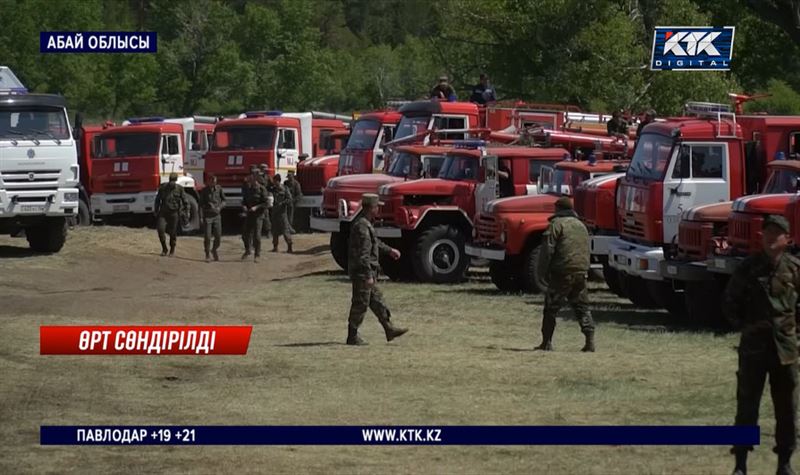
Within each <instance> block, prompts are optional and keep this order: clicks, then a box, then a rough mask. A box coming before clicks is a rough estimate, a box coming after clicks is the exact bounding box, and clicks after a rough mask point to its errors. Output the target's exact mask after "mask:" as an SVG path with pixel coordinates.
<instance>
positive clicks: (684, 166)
mask: <svg viewBox="0 0 800 475" xmlns="http://www.w3.org/2000/svg"><path fill="white" fill-rule="evenodd" d="M687 113H688V114H691V116H687V117H680V118H670V119H667V120H665V121H664V122H655V123H652V124H649V125H647V126H646V127H645V129H644V130H643V133H642V136H641V138H640V139H639V143H638V144H637V145H636V150H635V153H634V157H633V161H632V163H631V165H630V167H629V168H628V171H627V173H626V175H625V176H624V177H622V178H621V179H620V183H619V186H618V191H617V198H616V211H617V220H618V225H619V228H620V237H619V238H616V239H614V241H612V242H611V243H610V246H609V264H610V265H611V266H612V267H613V268H615V269H616V270H617V271H618V272H619V273H620V285H621V287H622V288H623V291H624V292H626V294H627V295H628V296H629V298H630V299H631V301H633V303H634V304H637V305H641V306H658V307H664V308H666V309H667V310H669V311H670V312H672V313H674V314H677V315H683V314H684V313H685V310H686V307H685V302H684V300H685V296H683V295H680V293H682V291H683V289H682V288H681V286H680V284H679V282H680V281H678V280H675V279H674V278H670V277H666V276H665V275H669V272H670V271H671V270H672V268H671V267H668V266H672V265H673V264H672V263H670V264H667V263H666V261H667V260H668V259H671V258H672V257H673V256H675V255H677V249H678V246H679V235H678V227H679V222H680V220H681V217H682V216H683V215H684V212H685V211H686V210H688V209H689V208H693V207H696V206H699V205H705V204H714V203H721V202H725V201H729V200H731V199H736V198H739V197H741V196H744V195H747V194H750V193H753V192H755V191H756V190H757V189H758V188H759V185H760V184H761V183H762V182H763V178H764V177H766V165H767V161H768V160H771V159H772V158H773V157H774V156H775V153H776V152H777V151H779V150H782V149H784V148H785V147H786V145H788V143H789V137H790V136H791V135H792V134H793V131H795V130H798V126H800V118H786V117H769V116H737V115H736V114H734V113H733V112H731V111H730V109H729V108H728V107H727V106H724V105H719V104H703V103H689V104H687ZM662 269H663V270H662Z"/></svg>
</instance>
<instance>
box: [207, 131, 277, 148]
mask: <svg viewBox="0 0 800 475" xmlns="http://www.w3.org/2000/svg"><path fill="white" fill-rule="evenodd" d="M213 143H214V146H213V148H212V150H272V145H273V144H274V143H275V127H269V126H264V127H225V128H224V129H219V130H216V131H215V132H214V140H213Z"/></svg>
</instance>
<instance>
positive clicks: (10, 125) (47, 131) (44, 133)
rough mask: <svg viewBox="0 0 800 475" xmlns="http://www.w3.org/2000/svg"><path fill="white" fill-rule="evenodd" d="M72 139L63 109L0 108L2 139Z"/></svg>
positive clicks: (0, 137) (0, 134)
mask: <svg viewBox="0 0 800 475" xmlns="http://www.w3.org/2000/svg"><path fill="white" fill-rule="evenodd" d="M69 137H70V135H69V127H67V117H66V115H65V114H64V111H63V110H62V109H58V108H48V107H24V108H23V107H9V106H4V107H2V108H0V139H5V140H31V139H36V140H47V139H57V140H65V139H68V138H69Z"/></svg>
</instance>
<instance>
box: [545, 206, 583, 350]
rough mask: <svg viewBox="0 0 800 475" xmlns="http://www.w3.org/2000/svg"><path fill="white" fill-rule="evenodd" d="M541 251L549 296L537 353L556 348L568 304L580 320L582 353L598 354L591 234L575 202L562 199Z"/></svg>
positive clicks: (546, 300) (551, 221)
mask: <svg viewBox="0 0 800 475" xmlns="http://www.w3.org/2000/svg"><path fill="white" fill-rule="evenodd" d="M540 249H541V250H540V251H539V263H538V269H537V271H538V274H539V275H540V276H544V277H546V280H547V293H546V295H545V300H544V312H543V313H544V316H543V319H542V344H541V345H539V346H537V347H536V349H537V350H547V351H551V350H552V349H553V344H552V342H553V332H555V329H556V314H558V311H559V310H560V309H561V307H562V306H563V305H564V301H566V302H568V303H569V305H570V306H571V307H572V311H573V312H575V316H576V317H577V318H578V319H579V322H580V326H581V332H582V333H583V334H584V336H585V337H586V343H585V344H584V346H583V348H581V351H590V352H593V351H594V349H595V348H594V321H592V314H591V313H590V312H589V295H588V293H587V291H586V273H587V272H588V270H589V232H588V231H587V230H586V226H584V224H583V223H582V222H581V220H580V219H579V218H578V215H577V214H575V211H573V209H572V201H570V199H569V198H567V197H561V198H559V199H558V200H557V201H556V212H555V214H554V215H553V216H551V217H550V225H549V226H548V227H547V230H546V231H545V233H544V237H543V242H542V246H541V248H540Z"/></svg>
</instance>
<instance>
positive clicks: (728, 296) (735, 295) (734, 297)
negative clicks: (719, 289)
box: [722, 263, 747, 330]
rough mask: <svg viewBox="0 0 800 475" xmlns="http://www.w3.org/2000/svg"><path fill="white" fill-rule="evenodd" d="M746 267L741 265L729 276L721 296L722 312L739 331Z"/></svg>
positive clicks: (744, 292)
mask: <svg viewBox="0 0 800 475" xmlns="http://www.w3.org/2000/svg"><path fill="white" fill-rule="evenodd" d="M746 269H747V265H746V263H742V265H740V266H739V267H738V268H737V269H736V270H735V271H734V272H733V275H732V276H731V278H730V280H729V281H728V286H727V287H726V288H725V292H724V294H723V296H722V312H723V314H724V315H725V318H727V319H728V321H729V322H730V324H731V326H732V327H733V328H734V329H737V330H738V329H739V328H741V327H742V324H743V323H744V322H743V321H742V311H743V310H744V304H745V299H746V298H747V295H746V294H747V270H746Z"/></svg>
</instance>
